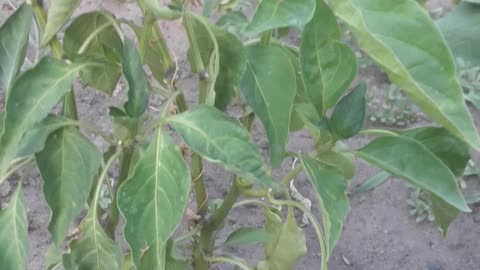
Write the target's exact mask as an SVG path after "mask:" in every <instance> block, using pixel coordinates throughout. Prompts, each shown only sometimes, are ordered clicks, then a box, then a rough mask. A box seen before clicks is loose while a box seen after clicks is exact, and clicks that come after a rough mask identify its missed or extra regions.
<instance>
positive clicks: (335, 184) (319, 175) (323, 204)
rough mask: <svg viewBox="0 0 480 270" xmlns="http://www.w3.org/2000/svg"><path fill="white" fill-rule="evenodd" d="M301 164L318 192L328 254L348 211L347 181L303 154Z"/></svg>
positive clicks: (338, 236)
mask: <svg viewBox="0 0 480 270" xmlns="http://www.w3.org/2000/svg"><path fill="white" fill-rule="evenodd" d="M302 164H303V166H304V168H305V172H306V173H307V176H308V179H309V180H310V182H311V183H312V185H313V186H314V187H315V190H316V191H317V194H318V201H319V203H320V209H321V211H322V219H323V224H324V229H325V235H326V238H327V239H326V240H327V241H326V245H327V254H328V255H330V254H331V253H332V251H333V248H334V247H335V245H336V243H337V241H338V239H339V238H340V234H341V233H342V228H343V221H344V219H345V217H346V216H347V213H348V211H349V203H348V198H347V196H346V195H345V192H346V190H347V183H346V182H345V179H344V177H343V176H342V175H341V174H340V173H339V172H338V171H337V170H335V169H333V168H332V167H328V166H324V165H322V164H321V163H320V162H319V161H318V160H315V159H312V158H310V157H308V156H306V155H304V156H302Z"/></svg>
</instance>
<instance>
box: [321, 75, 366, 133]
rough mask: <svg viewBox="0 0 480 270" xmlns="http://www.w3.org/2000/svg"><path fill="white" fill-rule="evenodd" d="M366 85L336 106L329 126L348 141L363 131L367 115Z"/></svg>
mask: <svg viewBox="0 0 480 270" xmlns="http://www.w3.org/2000/svg"><path fill="white" fill-rule="evenodd" d="M366 91H367V88H366V86H365V84H359V85H358V86H357V87H355V88H354V89H353V90H352V92H350V93H348V94H347V95H346V96H345V97H343V98H342V99H341V100H340V102H338V104H337V105H336V106H335V109H334V110H333V113H332V116H331V117H330V120H329V121H328V126H329V128H330V130H331V131H332V133H334V134H335V135H337V136H338V137H340V138H342V139H348V138H350V137H352V136H354V135H355V134H357V133H358V132H360V130H361V129H362V126H363V122H364V121H365V113H366V108H367V104H366V100H365V94H366Z"/></svg>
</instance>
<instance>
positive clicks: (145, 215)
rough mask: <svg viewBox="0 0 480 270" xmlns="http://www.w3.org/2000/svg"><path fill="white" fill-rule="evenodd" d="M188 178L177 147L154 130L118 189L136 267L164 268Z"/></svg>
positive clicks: (182, 210)
mask: <svg viewBox="0 0 480 270" xmlns="http://www.w3.org/2000/svg"><path fill="white" fill-rule="evenodd" d="M190 181H191V179H190V174H189V170H188V168H187V165H186V164H185V161H184V160H183V157H182V154H181V152H180V150H179V149H178V148H177V146H176V145H175V143H174V142H173V141H172V139H171V138H170V137H168V135H167V134H165V133H164V132H163V131H162V130H159V131H157V133H156V135H155V137H154V139H153V142H152V143H151V144H150V146H149V147H148V148H147V150H146V151H145V153H144V155H143V157H142V158H141V159H140V161H139V162H138V163H137V165H136V166H135V169H134V172H133V174H132V175H131V177H130V178H129V179H128V180H127V181H126V182H125V183H124V184H122V185H121V186H120V189H119V191H118V201H117V204H118V208H119V210H120V212H121V213H122V215H123V217H124V218H125V220H126V224H125V229H124V235H125V239H126V240H127V242H128V244H129V246H130V249H131V251H132V255H133V261H134V263H135V265H136V266H137V269H138V270H150V269H165V264H166V245H167V241H168V239H169V238H170V236H171V235H172V234H173V233H174V231H175V229H176V228H177V226H178V224H179V223H180V221H181V219H182V217H183V212H184V210H185V207H186V206H187V200H188V193H189V192H190ZM139 228H141V229H139Z"/></svg>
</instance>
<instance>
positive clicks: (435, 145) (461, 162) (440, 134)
mask: <svg viewBox="0 0 480 270" xmlns="http://www.w3.org/2000/svg"><path fill="white" fill-rule="evenodd" d="M403 135H404V136H407V137H410V138H413V139H415V140H417V141H418V142H420V143H421V144H423V145H424V146H425V147H427V149H428V150H430V152H432V153H433V154H434V155H435V156H436V157H438V158H439V159H440V160H441V161H442V162H443V163H444V164H445V165H446V166H447V167H448V168H449V169H450V171H452V173H453V174H454V175H455V176H456V177H461V176H463V173H464V171H465V167H466V166H467V163H468V161H469V160H470V153H469V147H468V145H466V144H465V143H464V142H463V141H461V140H460V139H458V138H457V137H455V136H453V135H452V134H450V133H449V132H448V131H447V130H446V129H444V128H436V127H422V128H415V129H411V130H408V131H406V132H405V133H403ZM430 199H431V202H432V211H433V214H434V215H435V223H437V226H438V228H439V230H440V233H441V234H442V237H445V236H446V234H447V230H448V226H449V225H450V223H452V221H453V220H454V219H455V217H456V216H457V215H458V214H459V213H460V211H459V210H458V209H456V208H455V207H453V206H451V205H450V204H448V203H446V202H445V201H444V200H442V199H441V198H439V197H438V196H436V195H434V194H430Z"/></svg>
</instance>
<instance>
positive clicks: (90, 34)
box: [63, 12, 123, 95]
mask: <svg viewBox="0 0 480 270" xmlns="http://www.w3.org/2000/svg"><path fill="white" fill-rule="evenodd" d="M87 41H89V43H87V44H86V45H88V46H87V47H86V48H82V46H84V43H85V42H87ZM63 49H64V51H65V53H66V55H67V56H68V58H69V59H70V60H72V61H73V62H76V61H84V59H92V60H94V61H95V62H97V63H98V64H97V65H94V66H89V67H87V68H85V69H83V70H82V71H81V73H80V77H81V79H82V81H83V82H84V83H85V84H87V85H89V86H91V87H93V88H95V89H98V90H100V91H103V92H105V93H107V94H109V95H111V94H112V93H113V90H114V89H115V87H116V85H117V83H118V80H119V79H120V76H121V75H122V66H121V61H122V59H121V58H122V55H123V45H122V40H121V39H120V37H119V36H118V33H117V32H116V31H115V28H114V27H113V26H112V25H111V22H110V21H109V19H108V18H107V17H106V15H105V13H102V12H91V13H85V14H82V15H80V16H78V17H77V18H76V19H75V20H74V21H73V22H72V23H71V24H70V25H69V26H68V28H67V29H66V30H65V37H64V39H63ZM80 49H84V51H83V52H82V53H81V54H80V53H79V50H80Z"/></svg>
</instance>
